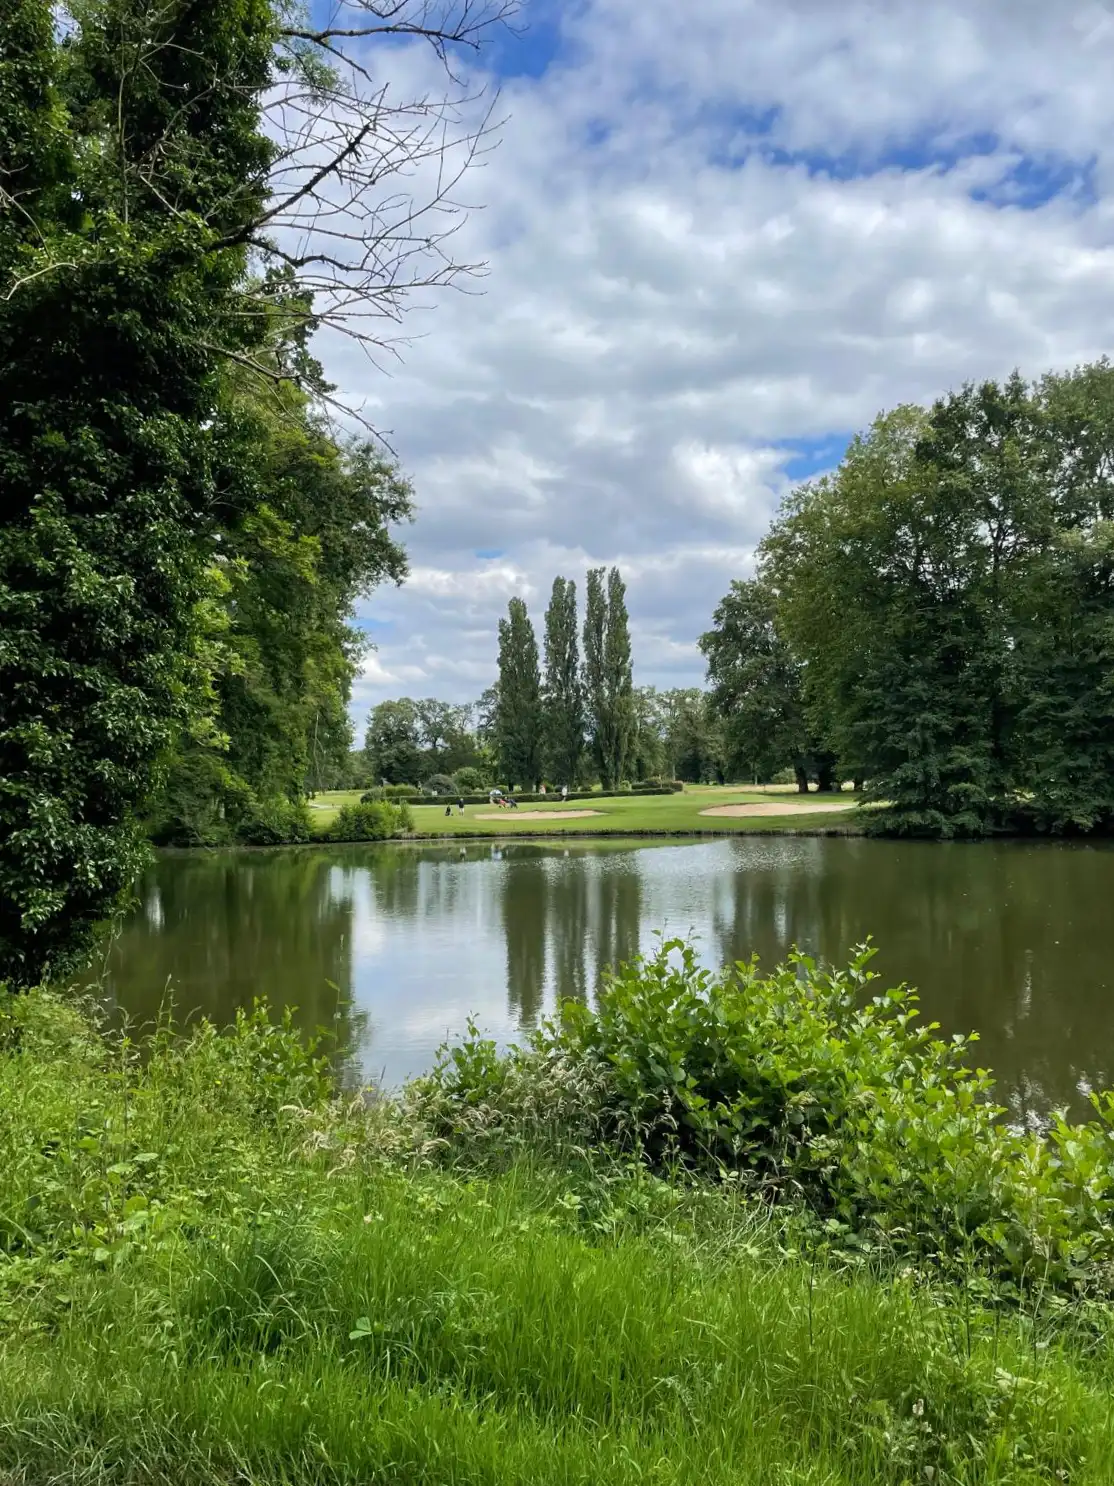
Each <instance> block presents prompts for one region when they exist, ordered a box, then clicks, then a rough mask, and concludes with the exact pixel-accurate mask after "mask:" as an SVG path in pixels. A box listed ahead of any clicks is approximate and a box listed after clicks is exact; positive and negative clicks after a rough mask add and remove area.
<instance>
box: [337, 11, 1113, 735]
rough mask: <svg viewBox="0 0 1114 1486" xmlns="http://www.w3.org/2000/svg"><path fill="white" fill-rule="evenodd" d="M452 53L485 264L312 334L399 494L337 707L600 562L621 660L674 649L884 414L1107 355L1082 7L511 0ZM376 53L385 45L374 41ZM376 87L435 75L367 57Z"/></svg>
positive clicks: (409, 686)
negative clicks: (484, 115) (401, 563)
mask: <svg viewBox="0 0 1114 1486" xmlns="http://www.w3.org/2000/svg"><path fill="white" fill-rule="evenodd" d="M522 20H523V22H524V24H525V25H527V26H528V28H529V29H528V31H527V32H526V34H525V35H524V36H521V37H518V38H516V37H513V36H505V37H503V38H502V39H501V40H500V41H499V43H498V44H497V45H496V46H495V47H494V48H492V49H491V50H489V51H488V52H487V53H486V54H485V56H484V58H483V59H482V61H481V62H480V64H478V65H479V69H480V72H481V73H482V74H483V75H484V76H483V80H485V81H488V82H490V81H491V80H493V79H494V80H496V81H497V82H498V85H499V87H500V88H501V90H502V99H501V109H500V112H501V113H502V114H504V115H505V116H506V122H505V124H504V126H503V128H502V131H501V143H500V145H499V148H498V150H497V151H496V152H495V153H494V154H492V155H491V156H489V157H488V159H487V160H486V163H485V164H484V167H483V169H482V170H481V171H479V172H478V173H476V174H475V175H474V176H473V177H472V178H471V180H470V181H469V184H468V188H467V192H466V195H467V197H468V199H469V200H471V201H474V202H476V203H482V205H483V210H482V211H480V212H478V213H476V214H473V215H472V216H471V218H470V219H469V221H468V223H467V226H466V227H465V228H464V230H463V232H462V234H461V237H460V239H459V240H458V243H457V251H458V253H459V254H460V255H461V256H462V257H466V258H469V259H474V258H483V259H485V260H486V261H487V263H488V266H489V272H488V274H487V276H486V278H485V279H484V280H483V283H482V286H480V287H481V288H482V293H480V294H469V295H463V294H459V293H448V294H444V295H440V296H438V297H437V302H436V307H435V308H434V309H431V310H430V311H429V312H428V313H426V312H421V313H418V314H416V315H415V316H413V317H412V318H411V319H410V321H409V322H408V324H407V329H408V331H409V332H410V333H411V334H412V335H413V336H414V337H415V339H414V340H413V342H412V344H411V345H410V346H409V347H408V348H407V349H406V351H405V354H404V359H403V361H402V362H401V363H400V364H391V365H390V366H389V367H388V369H387V370H386V371H385V372H378V371H376V370H374V369H373V368H372V367H370V366H369V365H368V364H367V363H366V362H365V361H364V360H362V359H361V358H360V357H359V356H358V355H357V354H355V353H354V352H353V350H352V349H351V348H346V347H345V346H343V345H341V346H337V345H333V344H330V345H328V346H326V347H325V353H326V360H327V366H328V370H329V371H330V372H331V374H332V376H333V378H334V380H335V381H337V382H338V383H339V384H340V386H341V388H342V391H343V393H344V395H345V396H346V398H348V399H349V400H350V401H354V402H361V403H362V404H363V406H365V407H366V408H367V409H368V410H369V413H371V414H372V415H373V416H374V417H375V419H376V421H377V422H378V424H379V425H380V426H381V427H384V428H386V429H388V430H389V431H390V437H391V441H392V444H393V446H394V447H395V449H396V450H397V452H398V454H399V457H400V459H401V461H402V463H403V465H404V467H405V469H406V470H407V472H408V473H409V474H410V476H411V477H412V479H413V482H414V487H415V492H416V497H417V504H418V515H417V520H416V522H415V523H414V525H413V526H412V527H410V528H409V529H408V530H407V531H406V532H405V541H406V545H407V548H408V551H409V553H410V559H411V576H410V578H409V580H408V582H407V583H406V584H405V585H404V586H403V587H402V588H401V589H397V590H395V589H380V590H378V591H377V592H375V593H374V594H373V595H371V596H370V597H369V598H368V599H367V600H366V601H365V602H364V603H362V604H361V606H360V610H359V618H360V622H361V623H362V624H363V625H364V626H365V627H366V629H367V630H368V631H369V633H370V634H371V636H372V637H373V639H374V641H375V643H376V646H377V649H376V651H375V652H374V653H373V654H372V655H371V656H370V657H369V659H368V663H367V666H366V668H365V671H364V674H363V676H362V677H361V678H360V680H359V681H358V683H357V685H356V688H355V695H354V699H353V715H354V717H355V718H356V720H357V722H358V723H359V724H360V725H361V728H362V723H363V720H364V718H365V717H366V715H367V711H368V708H369V707H370V706H371V705H373V704H374V703H375V702H376V701H379V700H382V699H383V698H385V697H392V696H399V695H411V696H436V697H441V698H444V699H446V700H453V701H464V700H470V699H472V698H475V697H476V696H478V694H479V693H480V692H481V691H482V690H483V689H484V687H486V686H487V685H489V684H490V682H491V681H492V680H493V679H494V675H495V652H496V638H495V630H496V623H497V620H498V618H499V616H500V614H501V613H502V612H504V611H505V608H506V604H507V600H508V599H509V598H510V597H511V596H512V595H513V594H521V595H522V596H523V597H524V598H525V599H526V601H527V603H528V605H529V606H530V609H531V613H532V614H533V615H534V617H535V620H536V622H537V623H538V626H539V630H540V621H541V617H542V613H543V610H544V607H545V603H546V600H547V597H548V593H549V589H550V586H551V584H552V580H553V577H554V575H555V574H557V573H561V574H564V575H566V576H570V577H575V578H576V579H577V580H578V586H580V584H579V580H581V579H582V577H583V574H584V571H585V569H586V568H587V567H588V566H590V565H594V564H599V563H608V564H610V563H618V564H619V566H620V567H621V569H622V571H623V574H624V576H625V577H626V579H627V582H628V600H629V605H630V610H631V618H632V633H633V640H634V655H635V673H636V676H635V679H636V681H637V682H638V683H639V684H655V685H658V686H674V685H692V684H697V683H699V682H700V680H701V679H702V665H701V658H700V655H699V652H698V651H697V649H696V639H697V637H698V635H699V634H700V632H701V631H702V630H703V629H706V628H707V626H708V623H709V620H710V617H711V612H712V609H713V607H714V606H715V603H716V601H717V600H718V598H719V597H720V596H721V595H722V593H723V592H724V591H725V589H726V588H727V586H728V583H729V582H730V580H731V578H732V577H735V576H740V575H743V574H745V573H747V572H748V571H749V569H750V566H751V562H752V557H753V551H754V546H755V543H756V542H757V541H758V540H759V538H760V537H761V536H762V534H763V532H764V530H765V529H766V526H767V525H768V523H769V520H770V516H771V514H772V512H773V511H774V510H775V509H776V507H777V505H778V503H779V501H780V499H781V497H782V495H783V494H784V492H785V491H786V490H787V489H788V488H789V487H790V486H791V485H792V484H793V483H794V482H796V481H798V480H800V479H802V478H804V477H805V476H807V475H809V474H812V473H814V472H816V471H818V470H822V469H826V468H829V467H830V466H831V465H833V464H834V463H836V462H837V461H838V459H839V456H840V453H841V451H842V449H843V447H844V445H845V444H846V441H847V438H848V437H849V435H850V434H851V433H852V432H853V431H854V430H856V429H858V428H861V427H863V426H864V425H865V424H867V423H869V421H870V420H871V419H872V418H873V417H874V415H875V414H876V413H877V412H878V411H879V410H881V409H882V408H885V407H890V406H892V405H893V404H895V403H898V402H902V401H910V400H913V401H924V400H927V399H931V398H932V397H933V396H934V395H935V394H937V393H939V392H941V391H943V390H944V389H946V388H948V387H950V386H955V385H958V384H959V383H961V382H962V381H964V380H966V379H969V378H982V377H1001V376H1004V375H1006V374H1007V373H1008V372H1009V371H1010V370H1011V369H1012V368H1013V367H1015V366H1019V367H1020V368H1021V369H1022V371H1023V372H1025V373H1027V374H1037V373H1039V372H1040V371H1042V370H1044V369H1046V368H1051V367H1066V366H1070V365H1072V364H1073V363H1076V362H1079V361H1082V360H1088V359H1092V358H1095V357H1098V356H1100V355H1102V354H1104V353H1106V352H1110V351H1112V350H1114V6H1110V5H1102V4H1097V3H1089V0H1079V3H1077V0H1062V3H1061V4H1057V5H1048V4H1046V3H1044V0H878V3H875V4H870V3H865V0H839V3H836V0H687V3H685V4H684V5H682V4H681V3H680V0H669V3H667V0H563V3H558V4H551V3H550V0H527V4H526V7H525V10H524V13H523V16H522ZM380 61H381V62H382V58H380ZM389 61H390V67H391V69H392V70H393V71H394V72H395V74H396V76H401V78H402V79H403V80H404V81H406V82H408V83H411V84H413V83H415V82H418V83H420V82H421V79H422V77H423V72H427V71H428V73H429V79H430V80H431V81H432V79H433V77H434V74H433V72H432V71H431V70H430V69H431V59H429V58H428V56H421V55H417V54H413V53H410V52H407V51H396V52H392V53H391V54H390V57H389Z"/></svg>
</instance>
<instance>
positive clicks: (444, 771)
mask: <svg viewBox="0 0 1114 1486" xmlns="http://www.w3.org/2000/svg"><path fill="white" fill-rule="evenodd" d="M473 710H474V709H473V708H472V707H469V706H461V707H458V706H454V705H453V704H452V703H450V702H438V701H434V700H432V699H422V700H419V701H414V700H413V699H411V698H410V697H399V698H398V699H397V700H394V701H388V702H380V703H378V705H376V706H375V707H373V708H372V710H371V714H370V715H369V717H368V720H367V732H366V733H365V735H364V750H363V759H362V771H361V772H362V775H363V777H364V778H366V779H367V781H368V783H369V784H371V785H372V786H374V787H378V786H381V785H383V784H384V783H386V784H388V785H390V784H409V785H413V786H415V788H417V787H418V786H420V785H424V784H428V783H432V782H433V780H434V779H435V778H436V777H437V776H445V777H448V776H451V780H452V785H453V787H455V788H457V789H464V790H469V789H482V788H483V787H484V786H485V785H486V784H488V783H489V782H490V779H491V773H492V769H493V760H492V757H491V751H490V749H489V748H488V747H487V745H486V744H485V743H484V741H483V740H482V739H480V738H479V737H478V736H477V733H476V730H475V728H474V726H473V722H472V716H473Z"/></svg>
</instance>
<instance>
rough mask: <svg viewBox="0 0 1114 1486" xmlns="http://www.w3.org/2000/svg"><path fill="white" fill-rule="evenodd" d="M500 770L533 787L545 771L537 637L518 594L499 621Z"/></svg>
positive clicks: (514, 783)
mask: <svg viewBox="0 0 1114 1486" xmlns="http://www.w3.org/2000/svg"><path fill="white" fill-rule="evenodd" d="M496 748H497V755H498V760H499V772H500V774H501V775H502V777H503V780H504V781H505V783H507V784H509V785H512V786H522V787H525V788H527V789H533V788H534V787H535V786H536V784H537V783H538V780H539V778H540V776H541V755H542V700H541V675H540V673H539V669H538V642H537V639H536V638H535V635H534V626H533V625H532V624H531V623H530V616H529V615H528V614H527V612H526V605H525V603H524V602H523V600H522V599H520V598H513V599H511V601H510V603H509V605H508V606H507V617H506V619H501V620H500V621H499V701H498V713H497V719H496Z"/></svg>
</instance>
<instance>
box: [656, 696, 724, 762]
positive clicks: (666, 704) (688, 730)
mask: <svg viewBox="0 0 1114 1486" xmlns="http://www.w3.org/2000/svg"><path fill="white" fill-rule="evenodd" d="M658 705H659V709H660V717H661V724H660V725H661V729H662V746H663V751H664V753H665V755H666V757H667V759H668V762H669V772H670V775H671V777H672V778H674V779H683V780H685V782H686V783H689V784H715V783H722V782H723V779H724V775H725V763H726V758H725V750H724V743H723V724H722V721H721V719H720V717H719V714H718V712H717V711H716V708H715V707H714V705H713V704H712V699H711V697H710V696H709V694H708V693H707V692H704V691H701V690H700V688H699V687H698V686H692V687H675V688H674V689H672V690H670V691H664V692H661V693H660V695H659V698H658Z"/></svg>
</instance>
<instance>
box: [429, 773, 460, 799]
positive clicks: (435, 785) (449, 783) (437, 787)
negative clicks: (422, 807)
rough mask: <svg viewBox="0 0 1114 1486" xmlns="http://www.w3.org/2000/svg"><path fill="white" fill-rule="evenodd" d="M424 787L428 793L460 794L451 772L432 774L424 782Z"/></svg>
mask: <svg viewBox="0 0 1114 1486" xmlns="http://www.w3.org/2000/svg"><path fill="white" fill-rule="evenodd" d="M422 789H423V790H424V791H425V793H426V794H427V795H452V794H459V790H458V789H457V787H456V782H455V781H454V779H453V777H452V775H451V774H431V775H430V777H429V778H428V779H427V780H425V782H424V783H423V784H422Z"/></svg>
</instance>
